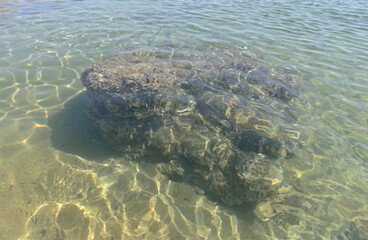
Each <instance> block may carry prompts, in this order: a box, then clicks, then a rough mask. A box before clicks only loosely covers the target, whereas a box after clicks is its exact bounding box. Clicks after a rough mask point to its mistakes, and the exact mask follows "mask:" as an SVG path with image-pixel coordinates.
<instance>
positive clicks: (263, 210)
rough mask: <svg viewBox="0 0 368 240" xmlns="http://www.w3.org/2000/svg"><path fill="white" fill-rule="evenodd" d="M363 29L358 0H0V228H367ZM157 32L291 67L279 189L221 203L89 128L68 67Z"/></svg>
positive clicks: (183, 232) (171, 232)
mask: <svg viewBox="0 0 368 240" xmlns="http://www.w3.org/2000/svg"><path fill="white" fill-rule="evenodd" d="M367 39H368V2H367V1H364V0H352V1H317V2H316V1H310V0H306V1H293V0H282V1H271V0H265V1H257V2H255V1H165V0H161V1H150V0H144V1H139V2H137V1H117V0H112V1H94V0H87V1H70V0H67V1H61V2H60V1H46V0H36V1H27V0H19V1H15V0H5V1H1V2H0V208H1V211H0V239H206V238H207V239H331V238H332V239H365V238H367V237H368V229H367V226H368V217H367V216H368V201H367V199H368V190H367V189H368V164H367V159H368V137H367V136H368V80H367V79H368V64H367V63H368V41H367ZM160 44H161V45H164V44H168V45H172V46H175V47H177V48H180V47H194V46H208V45H211V46H217V47H225V48H226V47H232V46H236V47H242V48H246V49H248V50H249V51H251V52H254V53H256V54H260V55H263V57H264V63H265V64H266V65H269V66H271V67H275V68H276V67H278V66H295V67H296V68H297V69H298V70H299V71H300V73H301V78H302V83H303V87H302V89H301V90H302V95H303V98H302V99H301V100H300V101H297V102H295V103H294V104H295V106H296V107H297V108H298V109H299V114H300V116H298V121H299V122H300V124H301V125H302V126H303V133H302V135H301V142H302V145H303V148H304V150H305V151H303V155H302V156H299V157H298V158H297V159H291V160H287V161H286V162H285V166H284V168H285V169H286V170H285V171H284V182H285V183H284V186H283V187H282V188H280V190H279V196H278V199H269V201H264V202H262V203H260V204H259V205H258V206H251V207H249V208H238V209H226V208H224V207H223V206H219V205H218V204H216V203H215V202H212V201H210V200H209V199H208V198H207V197H206V196H205V195H203V193H202V190H201V189H196V188H194V187H192V186H188V185H186V184H184V183H178V182H172V181H168V180H167V179H166V178H165V177H164V176H163V175H161V174H160V173H159V171H158V170H157V169H156V168H155V166H154V165H153V164H152V163H150V162H146V163H143V162H140V163H138V162H135V161H130V159H132V156H129V155H126V156H121V155H119V154H118V153H116V152H115V151H114V150H112V148H111V147H110V146H109V145H108V144H107V143H106V142H105V141H104V140H103V139H102V138H101V137H100V135H99V133H98V132H97V130H96V128H95V127H94V124H93V122H91V120H90V119H89V118H88V117H87V116H86V114H85V109H84V107H85V101H86V100H85V93H84V89H83V86H82V83H81V81H80V80H79V79H80V75H81V73H82V72H83V70H84V69H85V67H87V66H88V65H90V64H91V63H93V62H95V61H98V60H101V59H103V58H105V57H108V56H111V55H113V54H115V53H117V52H119V51H122V50H125V49H129V48H132V47H135V46H155V45H160ZM304 152H306V153H308V154H305V153H304ZM297 154H298V153H297ZM349 236H350V238H349Z"/></svg>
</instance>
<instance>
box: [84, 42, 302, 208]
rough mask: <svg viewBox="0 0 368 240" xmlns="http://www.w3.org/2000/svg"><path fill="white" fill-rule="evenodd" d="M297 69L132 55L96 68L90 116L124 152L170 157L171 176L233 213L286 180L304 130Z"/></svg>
mask: <svg viewBox="0 0 368 240" xmlns="http://www.w3.org/2000/svg"><path fill="white" fill-rule="evenodd" d="M297 80H298V78H297V74H296V72H295V71H294V70H293V69H280V70H279V71H275V70H273V69H269V68H266V67H265V66H263V65H262V64H261V60H260V59H259V58H258V57H257V56H256V55H254V54H252V53H249V52H247V51H245V50H242V49H232V50H223V49H216V48H211V47H208V48H201V49H197V50H187V49H184V50H174V49H170V48H161V49H159V48H144V49H136V50H131V51H126V52H122V53H120V54H118V55H116V56H113V57H110V58H108V59H106V60H104V61H102V62H99V63H95V64H93V65H92V66H90V67H88V68H87V69H86V70H85V71H84V73H83V75H82V81H83V84H84V85H85V86H86V88H87V94H88V114H89V116H90V117H91V118H93V119H94V120H95V122H96V123H97V125H98V127H99V128H100V130H101V133H102V135H103V136H104V137H105V138H106V139H107V140H108V141H109V142H110V143H111V145H112V146H114V148H116V149H117V150H119V151H122V152H131V153H132V154H135V155H136V154H138V155H141V154H144V155H146V156H147V155H148V156H152V157H155V158H160V166H161V169H162V171H163V173H164V174H166V175H168V176H169V177H172V178H174V179H177V180H184V181H187V182H191V183H193V184H196V185H198V186H200V187H201V188H202V189H204V190H205V191H206V192H207V193H208V194H209V195H211V196H212V197H214V198H215V199H217V200H218V201H220V202H222V203H224V204H226V205H228V206H234V205H240V204H243V203H247V202H255V201H258V200H260V199H263V198H265V197H266V196H268V195H270V194H272V193H273V192H274V191H275V190H276V189H277V187H278V186H279V184H280V182H281V180H282V179H281V178H282V177H281V176H282V174H281V172H282V169H281V161H280V160H281V159H282V158H285V157H288V156H289V155H290V154H292V151H293V148H294V147H295V146H296V143H295V139H296V138H298V132H297V131H296V130H295V129H293V124H294V123H295V117H294V116H293V114H292V111H291V104H290V102H291V101H292V100H293V99H294V98H298V97H299V92H298V90H297V85H298V82H297Z"/></svg>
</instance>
